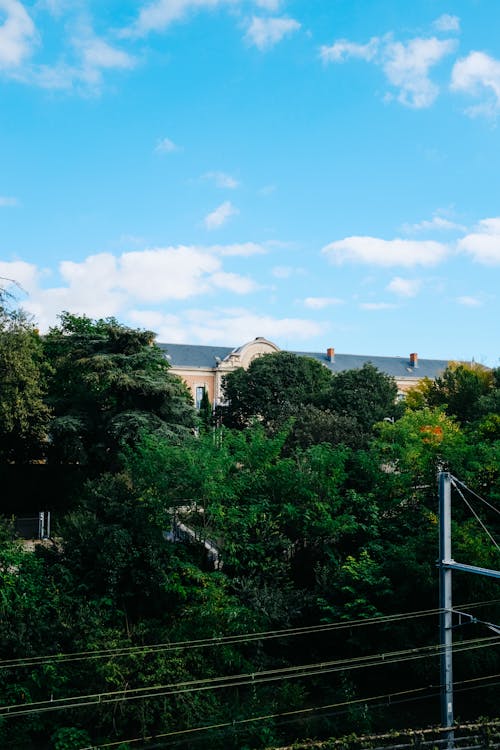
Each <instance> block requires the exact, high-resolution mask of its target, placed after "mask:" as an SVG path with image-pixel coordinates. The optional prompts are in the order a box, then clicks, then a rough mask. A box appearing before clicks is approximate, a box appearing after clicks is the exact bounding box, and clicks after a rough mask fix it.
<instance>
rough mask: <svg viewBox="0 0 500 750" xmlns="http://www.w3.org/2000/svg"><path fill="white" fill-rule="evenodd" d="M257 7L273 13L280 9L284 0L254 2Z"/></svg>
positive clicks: (255, 0)
mask: <svg viewBox="0 0 500 750" xmlns="http://www.w3.org/2000/svg"><path fill="white" fill-rule="evenodd" d="M254 2H255V5H256V6H257V7H258V8H262V9H263V10H268V11H270V12H271V13H272V12H275V11H277V10H279V9H280V7H281V6H282V4H283V0H254Z"/></svg>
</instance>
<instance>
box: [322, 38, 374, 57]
mask: <svg viewBox="0 0 500 750" xmlns="http://www.w3.org/2000/svg"><path fill="white" fill-rule="evenodd" d="M380 43H381V40H380V39H379V38H378V37H373V38H372V39H370V41H369V42H367V43H366V44H357V43H356V42H350V41H349V40H348V39H339V40H338V41H336V42H334V44H332V45H330V46H328V45H326V44H325V45H323V46H322V47H320V52H319V54H320V57H321V59H322V60H323V62H325V63H328V62H332V63H333V62H336V63H340V62H346V61H347V60H350V59H352V58H355V59H356V58H357V59H359V60H366V61H368V62H369V61H370V60H373V59H374V58H375V56H376V55H377V53H378V51H379V47H380Z"/></svg>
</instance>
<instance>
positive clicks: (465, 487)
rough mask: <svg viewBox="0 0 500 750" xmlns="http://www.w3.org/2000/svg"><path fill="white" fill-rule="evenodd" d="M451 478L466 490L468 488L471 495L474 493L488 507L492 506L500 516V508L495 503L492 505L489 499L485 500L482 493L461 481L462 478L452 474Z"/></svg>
mask: <svg viewBox="0 0 500 750" xmlns="http://www.w3.org/2000/svg"><path fill="white" fill-rule="evenodd" d="M450 478H451V479H452V480H453V482H454V483H455V482H456V483H457V484H459V485H460V486H461V487H462V488H463V489H464V490H467V492H470V493H471V495H474V497H475V498H477V500H480V501H481V502H482V503H484V504H485V505H487V506H488V508H491V510H493V511H495V513H498V515H499V516H500V509H499V508H497V507H496V506H495V505H492V504H491V503H490V502H488V500H485V499H484V497H481V495H478V493H477V492H475V491H474V490H472V489H471V488H470V487H467V485H466V484H464V483H463V482H461V481H460V479H458V478H457V477H455V476H453V475H452V474H450Z"/></svg>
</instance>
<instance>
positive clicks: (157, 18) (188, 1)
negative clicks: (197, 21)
mask: <svg viewBox="0 0 500 750" xmlns="http://www.w3.org/2000/svg"><path fill="white" fill-rule="evenodd" d="M234 2H237V0H153V2H149V3H146V4H145V5H143V6H142V8H141V9H140V11H139V17H138V18H137V20H136V21H135V23H134V24H133V25H132V26H131V27H130V28H129V29H125V30H124V31H123V32H122V35H123V36H138V37H143V36H146V35H147V34H149V33H151V32H159V31H163V30H164V29H166V28H167V27H168V26H170V25H171V24H172V23H175V22H176V21H182V20H183V19H184V18H185V17H186V16H187V15H188V14H189V13H192V12H196V11H200V10H212V9H215V8H217V7H219V6H222V5H231V4H232V3H234Z"/></svg>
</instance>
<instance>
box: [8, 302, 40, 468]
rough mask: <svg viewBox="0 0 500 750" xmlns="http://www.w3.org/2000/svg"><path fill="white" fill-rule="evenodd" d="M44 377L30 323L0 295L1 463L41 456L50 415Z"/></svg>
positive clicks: (38, 341) (34, 330)
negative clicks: (45, 399)
mask: <svg viewBox="0 0 500 750" xmlns="http://www.w3.org/2000/svg"><path fill="white" fill-rule="evenodd" d="M46 374H47V366H46V363H45V362H44V358H43V352H42V346H41V341H40V337H39V335H38V331H37V330H36V328H35V326H34V323H33V321H32V320H31V318H30V317H29V316H28V315H26V313H24V312H23V311H22V310H13V309H11V308H10V307H9V305H8V299H7V297H6V295H5V293H3V294H0V460H3V461H15V462H22V461H29V460H32V459H38V458H40V457H41V456H42V455H43V450H44V445H45V439H46V435H47V423H48V419H49V413H50V412H49V409H48V407H47V405H46V404H45V403H44V383H45V377H46Z"/></svg>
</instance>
